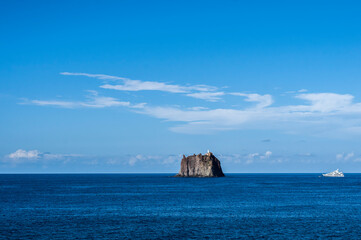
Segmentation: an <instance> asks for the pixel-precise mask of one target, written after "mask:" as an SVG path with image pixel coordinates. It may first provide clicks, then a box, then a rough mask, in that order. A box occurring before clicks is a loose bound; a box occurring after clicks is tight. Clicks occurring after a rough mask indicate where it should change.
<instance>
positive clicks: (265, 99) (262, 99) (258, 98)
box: [230, 93, 273, 108]
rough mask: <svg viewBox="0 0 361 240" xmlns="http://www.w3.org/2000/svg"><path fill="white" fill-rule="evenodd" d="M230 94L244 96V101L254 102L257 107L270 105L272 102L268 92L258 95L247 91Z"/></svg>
mask: <svg viewBox="0 0 361 240" xmlns="http://www.w3.org/2000/svg"><path fill="white" fill-rule="evenodd" d="M230 95H234V96H241V97H246V99H245V101H247V102H256V103H257V107H259V108H264V107H268V106H270V105H272V103H273V99H272V96H271V95H269V94H265V95H260V94H256V93H251V94H247V93H230Z"/></svg>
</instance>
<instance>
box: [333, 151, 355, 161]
mask: <svg viewBox="0 0 361 240" xmlns="http://www.w3.org/2000/svg"><path fill="white" fill-rule="evenodd" d="M354 156H355V153H354V152H350V153H339V154H337V155H336V159H337V160H343V161H348V160H350V159H351V158H353V157H354Z"/></svg>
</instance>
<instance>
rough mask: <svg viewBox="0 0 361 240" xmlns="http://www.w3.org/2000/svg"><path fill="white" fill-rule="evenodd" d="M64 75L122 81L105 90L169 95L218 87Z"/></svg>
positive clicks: (89, 75)
mask: <svg viewBox="0 0 361 240" xmlns="http://www.w3.org/2000/svg"><path fill="white" fill-rule="evenodd" d="M60 74H62V75H68V76H69V75H71V76H86V77H91V78H97V79H101V80H121V81H122V84H104V85H101V86H100V87H101V88H104V89H113V90H119V91H163V92H169V93H189V92H192V91H200V92H203V91H215V90H217V88H216V87H212V86H207V85H191V86H182V85H176V84H168V83H164V82H157V81H141V80H133V79H130V78H123V77H117V76H110V75H105V74H89V73H70V72H62V73H60Z"/></svg>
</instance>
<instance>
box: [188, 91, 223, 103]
mask: <svg viewBox="0 0 361 240" xmlns="http://www.w3.org/2000/svg"><path fill="white" fill-rule="evenodd" d="M223 95H224V92H196V93H188V94H186V96H188V97H193V98H198V99H203V100H207V101H210V102H216V101H218V100H220V99H221V98H220V96H223Z"/></svg>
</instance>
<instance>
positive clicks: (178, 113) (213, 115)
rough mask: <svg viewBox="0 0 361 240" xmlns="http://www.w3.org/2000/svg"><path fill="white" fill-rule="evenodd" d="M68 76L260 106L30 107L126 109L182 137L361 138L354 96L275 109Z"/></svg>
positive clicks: (314, 98)
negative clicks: (241, 133)
mask: <svg viewBox="0 0 361 240" xmlns="http://www.w3.org/2000/svg"><path fill="white" fill-rule="evenodd" d="M61 74H63V75H75V76H87V77H92V78H97V79H100V80H104V81H106V80H110V81H121V84H118V83H114V84H108V83H106V84H103V85H102V86H101V88H108V89H116V90H124V91H140V90H157V91H164V92H169V93H181V94H184V96H188V97H193V98H199V99H203V100H207V101H210V102H215V101H218V100H220V99H221V97H223V96H226V95H234V96H240V97H244V98H245V99H244V101H246V102H250V103H255V104H251V106H247V107H242V108H240V107H234V105H224V106H223V107H219V103H217V107H216V108H212V106H209V105H208V106H207V107H208V108H204V107H192V106H184V107H179V106H178V107H169V105H171V104H172V103H171V102H170V100H169V99H167V101H166V104H167V105H168V106H166V105H158V106H154V105H153V106H152V105H145V103H140V104H132V103H131V102H128V101H120V100H118V99H116V98H112V97H105V96H98V94H97V93H96V92H92V95H90V96H88V98H87V100H85V101H59V100H38V99H36V100H31V101H29V103H32V104H36V105H41V106H58V107H63V108H81V107H88V108H104V107H117V106H119V107H126V108H132V109H133V111H135V112H136V113H140V114H146V115H149V116H152V117H155V118H158V119H163V120H166V121H170V122H175V125H174V126H172V127H171V128H170V129H171V130H172V131H174V132H181V133H195V134H199V133H202V134H204V133H210V132H213V131H225V130H233V129H281V130H283V131H284V132H287V133H290V134H297V133H299V132H302V133H305V132H309V133H310V134H313V133H314V132H315V131H314V130H316V131H317V132H318V133H319V132H320V131H323V132H324V133H332V132H335V131H329V130H330V129H333V130H335V129H337V131H338V133H337V134H340V132H343V133H345V134H361V130H360V129H361V127H360V124H359V118H360V117H361V103H354V102H353V100H354V96H352V95H350V94H337V93H306V91H307V90H306V89H301V90H298V91H294V93H296V92H298V93H297V95H296V96H294V97H295V98H297V99H299V100H301V101H304V103H303V104H298V105H287V104H286V105H280V106H273V105H272V104H273V103H274V100H273V97H272V96H271V95H270V94H264V95H261V94H257V93H251V94H249V93H240V92H230V93H228V92H223V91H222V92H219V91H216V90H217V88H216V87H211V86H206V85H193V86H181V85H177V84H167V83H163V82H152V81H141V80H132V79H128V78H122V77H116V76H110V75H104V74H88V73H69V72H64V73H61Z"/></svg>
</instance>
